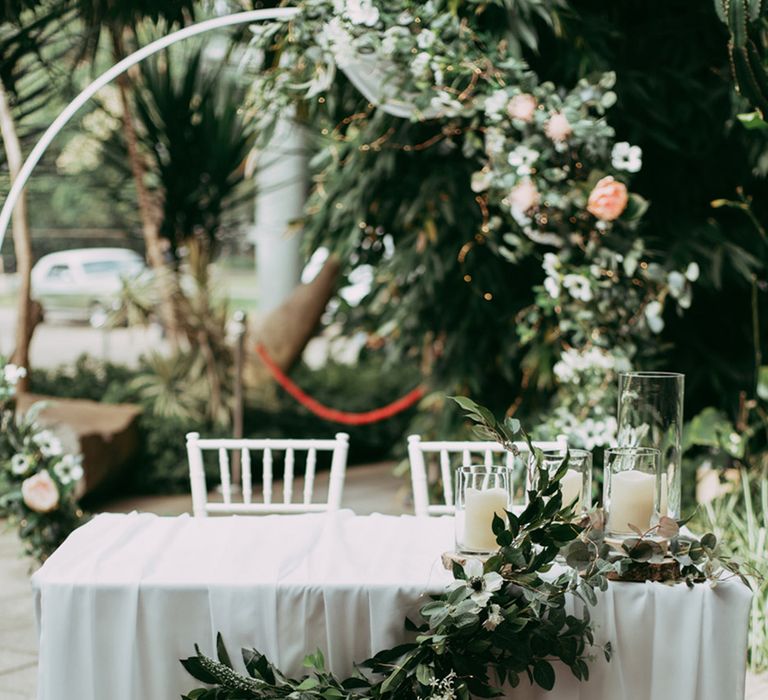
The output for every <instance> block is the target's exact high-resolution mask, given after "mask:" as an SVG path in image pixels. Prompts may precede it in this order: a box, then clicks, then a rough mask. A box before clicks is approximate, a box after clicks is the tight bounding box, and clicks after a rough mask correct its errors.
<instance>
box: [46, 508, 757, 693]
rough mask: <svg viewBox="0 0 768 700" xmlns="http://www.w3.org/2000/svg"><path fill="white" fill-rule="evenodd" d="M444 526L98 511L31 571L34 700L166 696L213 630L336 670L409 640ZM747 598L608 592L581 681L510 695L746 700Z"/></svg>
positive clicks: (435, 568) (725, 589)
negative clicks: (600, 648) (316, 659)
mask: <svg viewBox="0 0 768 700" xmlns="http://www.w3.org/2000/svg"><path fill="white" fill-rule="evenodd" d="M452 547H453V522H452V518H416V517H412V516H402V517H393V516H383V515H372V516H355V515H354V514H353V513H352V512H350V511H341V512H339V513H335V514H311V515H298V516H266V517H250V518H247V517H229V518H202V519H194V518H190V517H187V516H181V517H177V518H161V517H157V516H154V515H147V514H130V515H109V514H107V515H100V516H98V517H96V518H95V519H94V520H93V521H91V522H90V523H88V524H87V525H85V526H84V527H82V528H80V529H79V530H77V531H76V532H74V533H73V534H72V535H71V536H70V538H69V539H68V540H67V541H66V542H65V543H64V545H63V546H62V547H61V548H60V549H59V550H58V551H57V552H56V553H55V554H54V555H53V556H52V557H51V558H50V559H49V560H48V561H47V562H46V563H45V565H44V566H43V567H42V568H41V569H40V570H39V571H38V572H37V573H36V574H35V576H34V578H33V586H34V590H35V597H36V605H37V613H38V625H39V634H40V669H39V676H38V678H39V681H38V698H39V700H107V699H108V700H135V699H136V698H143V699H146V700H171V699H173V698H178V697H179V696H180V695H181V694H182V693H185V692H188V691H189V690H191V689H192V688H194V687H197V686H198V685H200V684H199V683H198V682H197V681H195V680H194V679H193V678H191V677H190V676H189V675H188V674H187V673H186V671H185V670H184V669H183V667H182V666H181V664H180V663H179V662H178V660H179V659H181V658H185V657H187V656H191V655H193V653H194V648H193V645H194V644H195V643H198V644H199V645H200V647H201V649H202V650H203V651H205V652H207V653H209V654H210V653H213V651H214V644H215V638H216V633H217V632H221V633H222V635H223V637H224V640H225V642H226V644H227V646H228V648H229V651H230V655H231V656H232V658H233V659H239V650H240V647H256V648H258V649H259V650H260V651H262V652H263V653H265V654H266V655H267V656H268V658H269V659H270V660H271V661H272V662H273V663H274V664H275V665H276V666H278V667H279V668H281V669H282V670H283V671H284V672H286V673H287V674H289V675H291V676H294V677H296V676H300V675H301V674H302V673H303V672H304V671H303V669H302V660H303V658H304V656H305V655H306V654H308V653H312V652H314V651H315V650H316V649H321V650H322V651H323V653H324V655H325V658H326V663H327V665H328V666H329V668H330V669H331V670H332V671H334V672H335V673H337V674H342V675H346V674H349V673H350V672H351V671H352V668H353V662H355V661H362V660H364V659H366V658H368V657H369V656H371V655H372V654H373V653H375V652H377V651H379V650H381V649H385V648H389V647H392V646H394V645H395V644H398V643H401V642H403V641H405V639H406V638H407V636H406V632H405V629H404V626H403V621H404V618H405V616H406V615H410V616H411V617H412V618H414V619H417V617H418V609H419V607H420V606H421V605H423V604H424V603H425V602H426V601H427V600H428V596H429V594H431V593H438V592H441V591H442V590H443V589H444V586H445V585H446V584H447V583H448V582H449V581H450V579H451V577H450V574H449V573H448V572H446V571H445V570H444V569H443V568H442V565H441V563H440V554H441V553H442V552H444V551H447V550H450V549H452ZM750 595H751V594H750V592H749V590H748V589H747V588H746V587H744V586H743V585H742V584H741V583H739V582H736V581H727V582H723V583H720V584H718V585H717V586H716V587H714V588H713V587H711V586H710V585H697V586H695V587H694V588H693V589H688V588H687V587H686V586H684V585H677V586H665V585H662V584H659V583H644V584H643V583H641V584H637V583H618V584H611V585H610V587H609V589H608V591H607V592H606V593H604V594H601V595H600V598H599V602H598V605H597V606H596V607H595V608H594V609H593V611H592V617H593V621H594V625H595V631H596V638H597V640H596V641H597V642H599V643H604V642H607V641H610V642H611V644H612V646H613V652H614V653H613V659H612V661H611V662H610V663H607V662H606V661H605V660H604V659H603V658H602V655H601V654H597V658H595V660H594V662H593V663H591V664H590V670H591V676H590V680H589V682H587V683H580V682H579V681H577V680H576V679H575V678H574V677H573V676H572V675H571V673H570V671H569V670H568V669H567V668H559V669H558V671H557V681H556V685H555V689H554V691H552V692H551V693H546V692H544V691H542V690H541V689H538V688H531V687H530V686H529V685H528V681H527V679H524V680H523V682H522V684H521V686H520V687H518V688H517V689H515V690H514V691H510V692H509V697H510V698H514V699H515V700H538V699H541V700H544V699H545V698H547V699H550V700H561V699H562V700H566V699H567V700H741V699H742V698H743V696H744V674H745V664H746V635H747V621H748V616H749V606H750ZM241 668H242V666H241Z"/></svg>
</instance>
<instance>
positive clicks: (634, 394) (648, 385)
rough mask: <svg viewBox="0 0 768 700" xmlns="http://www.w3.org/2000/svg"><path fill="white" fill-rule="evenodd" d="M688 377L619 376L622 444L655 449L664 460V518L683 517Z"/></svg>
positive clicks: (661, 505) (663, 374) (661, 374)
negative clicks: (682, 499) (684, 426)
mask: <svg viewBox="0 0 768 700" xmlns="http://www.w3.org/2000/svg"><path fill="white" fill-rule="evenodd" d="M684 379H685V377H684V375H682V374H678V373H675V372H624V373H622V374H620V375H619V407H618V444H619V446H620V447H651V448H654V449H657V450H659V452H660V459H661V473H662V480H661V495H660V499H661V500H660V503H659V510H660V512H661V514H662V515H669V517H671V518H675V519H679V518H680V506H681V504H680V486H681V484H680V479H681V457H682V455H681V446H680V443H681V432H682V426H683V385H684Z"/></svg>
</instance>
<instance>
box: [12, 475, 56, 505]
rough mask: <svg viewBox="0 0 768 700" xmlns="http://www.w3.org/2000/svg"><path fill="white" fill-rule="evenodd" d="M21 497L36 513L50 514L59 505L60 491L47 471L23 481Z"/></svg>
mask: <svg viewBox="0 0 768 700" xmlns="http://www.w3.org/2000/svg"><path fill="white" fill-rule="evenodd" d="M21 496H22V498H23V499H24V503H25V504H26V505H27V507H28V508H29V509H30V510H34V511H35V512H36V513H50V512H51V511H52V510H56V507H57V506H58V505H59V489H58V488H57V487H56V483H55V482H54V480H53V479H51V475H50V474H49V473H48V472H47V471H41V472H39V473H38V474H35V475H34V476H30V477H29V479H25V480H24V481H22V482H21Z"/></svg>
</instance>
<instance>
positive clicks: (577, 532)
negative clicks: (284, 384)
mask: <svg viewBox="0 0 768 700" xmlns="http://www.w3.org/2000/svg"><path fill="white" fill-rule="evenodd" d="M452 398H453V400H454V401H455V402H456V403H457V404H458V405H459V406H460V407H461V409H463V411H464V413H465V416H466V417H467V418H468V419H470V420H471V421H472V422H473V423H474V426H473V431H474V433H475V435H477V436H478V437H480V438H483V439H492V440H496V441H498V442H499V443H500V444H501V445H502V446H503V447H504V448H505V449H506V450H508V451H510V452H512V453H514V454H517V452H518V450H517V447H516V445H515V439H516V438H517V439H520V438H522V439H523V440H524V441H525V442H526V443H527V445H528V449H529V451H530V455H532V457H533V458H532V460H531V467H530V468H532V469H535V470H536V472H537V479H535V480H533V484H534V486H533V487H532V488H531V489H530V490H528V492H527V496H528V502H527V505H526V506H525V508H524V509H523V510H522V511H521V512H520V513H519V514H515V513H513V512H510V511H505V517H504V518H502V517H499V516H498V515H495V516H494V518H493V523H492V528H493V532H494V534H495V535H496V541H497V543H498V544H499V550H498V552H497V553H496V554H495V555H493V556H491V557H490V558H488V559H487V560H486V561H485V563H484V564H482V565H481V564H480V563H479V560H474V562H469V563H468V564H466V565H465V566H461V565H459V564H458V563H454V565H453V575H454V579H455V580H454V582H453V583H452V584H451V585H450V586H449V587H448V589H447V590H446V592H444V593H442V594H440V595H434V596H431V600H430V602H429V603H427V604H426V605H424V606H422V608H421V610H420V616H421V620H420V621H419V622H414V621H412V620H410V619H408V618H406V620H405V629H406V631H407V632H408V633H409V635H410V641H408V642H406V643H404V644H401V645H398V646H396V647H394V648H392V649H386V650H383V651H380V652H379V653H377V654H376V655H375V656H373V657H371V658H370V659H367V660H365V661H363V662H362V663H360V664H358V665H357V666H356V669H355V673H354V675H352V676H350V677H349V678H346V679H343V680H340V679H338V678H337V677H336V676H334V675H333V674H332V673H330V672H329V671H328V670H327V669H326V668H325V660H324V657H323V654H322V652H320V651H317V652H316V653H315V654H312V655H309V656H307V657H306V659H305V661H304V666H305V667H306V668H307V669H308V671H309V675H305V676H303V677H302V678H298V679H294V678H289V677H287V676H286V675H284V674H283V673H281V672H280V671H279V670H278V669H277V668H275V667H274V666H273V665H272V664H271V663H270V662H269V661H268V660H267V658H266V657H265V656H264V655H263V654H261V653H260V652H258V651H257V650H255V649H244V650H243V651H242V661H243V665H244V667H245V671H246V674H243V673H241V672H239V671H237V670H235V667H234V664H233V663H232V660H231V658H230V656H229V654H228V652H227V650H226V647H225V645H224V642H223V640H222V638H221V635H219V636H218V637H217V644H216V647H217V657H218V660H216V659H213V658H211V657H209V656H207V655H205V654H204V653H203V652H202V651H201V650H200V648H199V647H198V646H195V651H196V655H195V656H192V657H190V658H188V659H184V660H182V662H181V663H182V664H183V665H184V667H185V668H186V669H187V671H189V673H190V674H191V675H192V676H194V677H195V678H196V679H197V680H199V681H202V682H203V683H206V684H208V685H209V686H211V687H208V688H198V689H195V690H193V691H191V692H190V693H188V694H187V695H184V696H182V699H183V700H252V699H257V700H266V699H267V698H290V699H291V700H336V699H342V700H356V699H358V698H374V699H376V698H382V699H391V700H416V699H421V698H424V699H429V698H432V699H437V698H439V699H441V700H442V699H445V698H457V699H460V700H470V698H474V697H477V698H490V697H498V696H500V695H502V694H503V693H502V687H503V686H505V685H509V686H512V687H516V686H517V685H519V684H520V683H521V682H523V681H524V680H527V681H528V682H529V683H531V684H536V685H539V686H540V687H542V688H544V689H545V690H551V689H552V688H553V687H554V685H555V668H554V666H553V663H552V662H553V661H556V662H560V663H561V664H562V665H564V666H566V667H567V668H569V669H570V670H571V672H572V673H573V674H574V676H576V678H578V679H579V680H587V679H588V678H589V671H590V666H589V663H590V661H592V660H593V659H594V658H595V656H596V652H602V654H603V655H604V656H605V659H606V660H610V658H611V645H610V642H606V643H604V644H601V645H599V644H596V642H595V637H594V632H593V628H592V623H591V617H590V607H591V606H593V605H595V604H596V603H597V592H598V591H604V590H606V589H607V587H608V581H609V580H610V579H626V580H645V579H646V578H647V577H648V572H649V564H650V563H655V562H660V561H670V562H671V563H672V568H671V569H666V570H664V576H665V577H666V578H665V579H664V580H665V582H667V583H674V582H678V581H685V582H686V583H687V584H688V585H689V586H692V585H693V584H694V583H697V582H702V581H707V580H709V581H710V582H711V583H712V585H716V584H717V582H718V581H720V580H722V578H724V574H726V573H730V575H732V576H737V577H739V578H740V579H741V580H742V581H743V582H744V583H745V584H747V585H749V582H748V580H747V577H746V576H745V574H749V575H751V574H752V572H750V571H747V570H746V569H745V567H744V565H743V564H742V563H741V562H739V561H738V560H736V559H733V558H730V557H728V556H727V555H726V554H725V553H724V552H723V551H722V550H721V547H720V546H719V544H718V542H717V539H716V537H715V536H714V535H713V534H711V533H708V534H706V535H704V536H703V537H702V538H701V539H700V540H699V539H696V538H694V537H691V536H686V535H683V534H681V531H680V527H681V525H683V524H684V522H685V521H675V520H673V519H671V518H667V517H662V518H660V520H659V523H658V524H656V525H655V526H653V527H652V528H650V529H649V530H647V531H645V532H643V531H641V530H639V529H637V528H634V527H633V529H634V530H635V531H636V536H634V537H630V538H627V539H626V540H625V541H624V543H623V545H622V547H621V548H620V549H617V548H614V547H611V546H610V545H609V544H608V543H607V542H606V541H605V540H604V537H603V532H604V527H603V524H604V516H603V513H602V511H601V510H599V509H596V510H592V511H590V512H589V513H588V514H586V515H584V516H582V517H581V518H577V516H576V514H575V512H574V505H575V504H574V503H567V504H564V503H563V500H562V491H561V489H560V480H561V479H562V477H563V476H564V475H565V473H566V471H567V470H568V463H569V453H568V451H567V450H566V452H565V455H564V458H563V460H562V462H561V464H560V465H559V466H558V468H557V469H556V470H555V471H554V472H550V471H548V470H547V469H546V468H545V467H543V466H542V464H543V462H542V452H541V450H540V449H539V448H537V447H535V446H534V444H533V443H532V441H531V439H530V437H529V436H528V434H527V433H526V432H525V430H523V428H522V427H521V425H520V423H519V421H517V420H516V419H514V418H510V417H505V418H504V419H502V420H501V421H499V420H497V419H496V418H495V416H494V415H493V413H492V412H491V411H489V410H488V409H487V408H485V407H483V406H480V405H479V404H477V403H475V402H474V401H472V400H471V399H469V398H466V397H452ZM664 539H666V540H667V542H668V546H667V549H666V550H665V549H664V548H663V546H662V544H661V542H662V541H663V540H664ZM558 554H560V555H561V556H562V557H563V558H564V560H565V563H566V566H564V567H558V568H557V569H553V564H554V563H555V558H556V557H557V556H558ZM470 563H474V564H476V565H477V566H475V567H473V566H470V565H469V564H470ZM568 598H571V602H570V604H569V603H568Z"/></svg>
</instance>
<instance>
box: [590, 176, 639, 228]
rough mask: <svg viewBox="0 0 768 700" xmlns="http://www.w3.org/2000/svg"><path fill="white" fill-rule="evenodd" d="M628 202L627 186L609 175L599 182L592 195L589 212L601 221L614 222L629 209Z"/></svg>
mask: <svg viewBox="0 0 768 700" xmlns="http://www.w3.org/2000/svg"><path fill="white" fill-rule="evenodd" d="M628 201H629V194H628V193H627V187H626V185H625V184H624V183H623V182H619V181H618V180H614V178H613V177H611V176H610V175H609V176H608V177H604V178H603V179H602V180H599V181H598V183H597V184H596V185H595V188H594V189H593V190H592V192H591V193H590V195H589V201H588V202H587V211H588V212H589V213H590V214H593V215H594V216H596V217H597V218H598V219H600V220H601V221H614V220H615V219H618V218H619V217H620V216H621V214H622V212H623V211H624V210H625V209H626V208H627V202H628Z"/></svg>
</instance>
